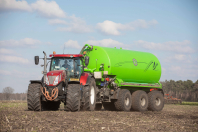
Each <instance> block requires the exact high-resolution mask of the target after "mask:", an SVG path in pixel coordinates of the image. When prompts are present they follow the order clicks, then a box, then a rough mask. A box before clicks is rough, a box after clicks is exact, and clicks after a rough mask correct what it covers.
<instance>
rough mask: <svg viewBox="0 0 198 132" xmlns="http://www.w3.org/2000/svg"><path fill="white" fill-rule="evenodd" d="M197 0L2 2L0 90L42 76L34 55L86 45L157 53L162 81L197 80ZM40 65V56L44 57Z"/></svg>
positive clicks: (25, 84) (19, 88)
mask: <svg viewBox="0 0 198 132" xmlns="http://www.w3.org/2000/svg"><path fill="white" fill-rule="evenodd" d="M197 7H198V1H197V0H189V1H187V0H174V1H173V0H166V1H157V0H150V1H147V0H145V1H144V0H122V1H118V0H104V1H103V0H100V1H97V2H96V1H91V0H86V1H82V0H75V1H67V0H64V1H63V0H56V1H51V0H48V1H45V0H27V1H25V0H22V1H21V0H0V92H2V89H3V88H5V87H7V86H10V87H12V88H14V89H15V92H25V91H26V90H27V88H28V84H29V80H34V79H36V80H38V79H39V80H40V79H41V77H42V74H41V71H42V70H43V68H42V67H40V66H38V65H34V56H35V55H39V56H40V57H43V54H42V51H45V52H46V53H47V55H49V54H52V53H53V51H56V53H63V46H64V45H65V51H64V52H65V53H70V54H71V53H79V51H80V49H81V48H82V47H83V45H84V44H85V43H88V44H90V45H99V46H106V47H118V48H120V47H122V48H125V49H128V50H136V51H144V52H150V53H153V54H155V55H156V56H157V57H158V59H159V60H160V62H161V66H162V75H161V81H164V80H166V79H167V80H170V79H173V80H187V79H190V80H192V81H194V82H195V81H196V80H198V15H197V14H198V8H197ZM40 64H42V60H40Z"/></svg>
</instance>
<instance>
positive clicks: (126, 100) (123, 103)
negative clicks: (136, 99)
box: [115, 89, 132, 111]
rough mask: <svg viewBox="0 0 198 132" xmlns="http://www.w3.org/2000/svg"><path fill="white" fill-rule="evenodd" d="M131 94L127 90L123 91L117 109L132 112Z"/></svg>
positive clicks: (119, 96)
mask: <svg viewBox="0 0 198 132" xmlns="http://www.w3.org/2000/svg"><path fill="white" fill-rule="evenodd" d="M131 103H132V102H131V93H130V91H129V90H127V89H121V90H120V92H119V95H118V99H117V100H116V102H115V107H116V109H117V110H119V111H130V109H131Z"/></svg>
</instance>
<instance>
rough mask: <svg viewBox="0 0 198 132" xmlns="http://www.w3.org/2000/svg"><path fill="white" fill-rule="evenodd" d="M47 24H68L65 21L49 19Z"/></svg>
mask: <svg viewBox="0 0 198 132" xmlns="http://www.w3.org/2000/svg"><path fill="white" fill-rule="evenodd" d="M48 22H49V24H51V25H54V24H65V25H66V24H68V23H67V22H66V21H65V20H61V19H50V20H48Z"/></svg>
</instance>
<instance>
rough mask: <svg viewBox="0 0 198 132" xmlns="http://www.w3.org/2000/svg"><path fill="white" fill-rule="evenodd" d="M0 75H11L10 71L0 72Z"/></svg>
mask: <svg viewBox="0 0 198 132" xmlns="http://www.w3.org/2000/svg"><path fill="white" fill-rule="evenodd" d="M0 75H11V71H5V70H0Z"/></svg>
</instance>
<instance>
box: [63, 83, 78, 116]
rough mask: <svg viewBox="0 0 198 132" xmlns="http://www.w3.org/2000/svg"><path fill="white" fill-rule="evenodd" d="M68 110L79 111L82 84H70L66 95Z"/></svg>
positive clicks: (66, 107)
mask: <svg viewBox="0 0 198 132" xmlns="http://www.w3.org/2000/svg"><path fill="white" fill-rule="evenodd" d="M65 104H66V106H65V110H66V111H72V112H74V111H79V110H80V85H79V84H69V85H68V87H67V95H66V103H65Z"/></svg>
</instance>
